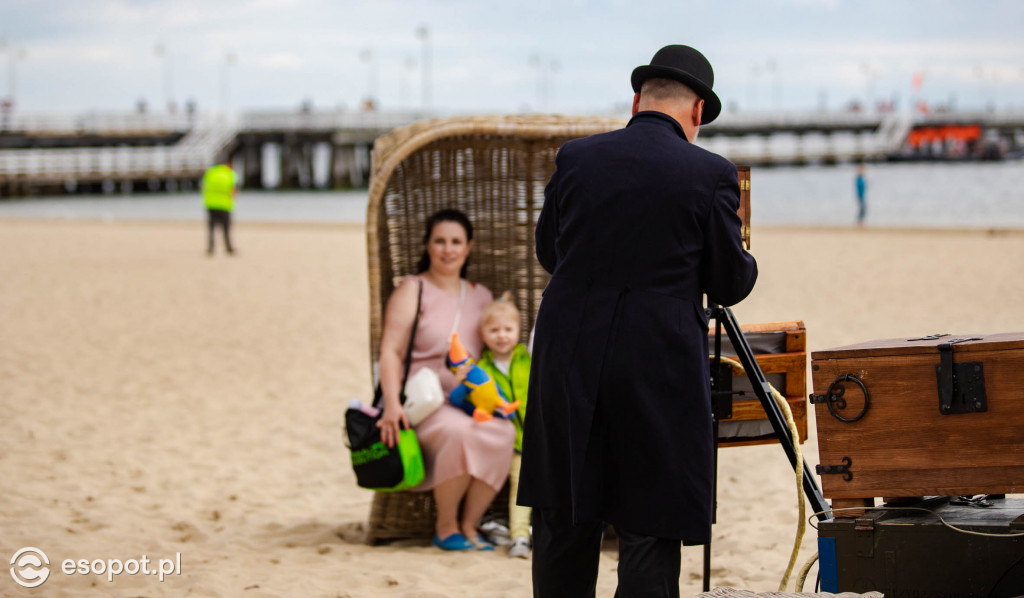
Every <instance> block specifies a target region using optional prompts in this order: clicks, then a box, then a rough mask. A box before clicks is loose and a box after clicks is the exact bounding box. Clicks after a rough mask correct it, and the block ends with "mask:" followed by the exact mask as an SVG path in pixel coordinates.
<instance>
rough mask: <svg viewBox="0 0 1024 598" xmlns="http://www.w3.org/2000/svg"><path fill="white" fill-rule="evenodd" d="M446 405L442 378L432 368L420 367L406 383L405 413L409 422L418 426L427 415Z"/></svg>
mask: <svg viewBox="0 0 1024 598" xmlns="http://www.w3.org/2000/svg"><path fill="white" fill-rule="evenodd" d="M441 405H444V391H443V390H441V379H440V378H438V377H437V372H435V371H434V370H432V369H430V368H420V369H419V370H418V371H417V372H416V373H415V374H413V375H412V376H410V377H409V379H408V380H407V381H406V383H405V404H404V405H403V406H402V407H403V408H404V409H405V415H406V416H408V418H409V423H410V424H411V425H412V426H413V427H416V425H417V424H419V423H420V422H421V421H423V420H425V419H427V416H428V415H430V414H431V413H433V412H435V411H437V410H438V409H440V408H441Z"/></svg>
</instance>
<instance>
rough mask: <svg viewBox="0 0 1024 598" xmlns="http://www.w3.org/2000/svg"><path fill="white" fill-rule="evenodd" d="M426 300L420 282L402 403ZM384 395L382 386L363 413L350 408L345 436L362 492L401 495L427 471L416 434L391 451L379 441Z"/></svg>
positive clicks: (405, 435)
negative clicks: (400, 492) (422, 303)
mask: <svg viewBox="0 0 1024 598" xmlns="http://www.w3.org/2000/svg"><path fill="white" fill-rule="evenodd" d="M422 299H423V283H422V282H420V295H419V299H417V301H416V318H415V319H414V320H413V324H412V334H411V335H410V337H409V348H408V350H407V351H406V353H405V371H404V372H403V374H402V385H401V386H400V388H401V389H402V390H401V394H400V395H399V399H400V400H401V402H402V404H403V405H404V404H405V382H406V379H407V378H408V377H409V364H410V362H411V361H412V344H413V341H414V340H415V339H416V327H417V325H418V324H419V318H420V302H421V301H422ZM382 403H383V393H382V392H381V389H380V383H379V382H378V383H377V389H376V392H374V397H373V406H374V408H375V410H376V411H377V413H376V415H371V413H372V412H373V411H374V409H370V410H363V409H360V408H359V407H356V406H351V407H349V408H348V410H347V411H346V412H345V434H346V440H347V443H346V444H348V446H349V449H350V451H351V454H352V469H353V471H355V474H356V483H357V484H359V486H360V487H362V488H367V489H370V490H376V491H378V492H399V491H402V490H408V489H410V488H414V487H416V486H418V485H419V484H420V482H422V481H423V477H424V476H425V475H426V470H425V469H424V467H423V455H422V453H420V443H419V441H418V440H417V439H416V431H415V430H411V429H407V430H400V431H399V433H398V443H397V444H396V445H395V446H394V447H391V448H388V446H387V445H385V444H384V443H383V442H382V441H381V439H380V428H378V427H377V422H378V421H379V420H380V417H381V414H382V413H383V409H382V407H383V404H382Z"/></svg>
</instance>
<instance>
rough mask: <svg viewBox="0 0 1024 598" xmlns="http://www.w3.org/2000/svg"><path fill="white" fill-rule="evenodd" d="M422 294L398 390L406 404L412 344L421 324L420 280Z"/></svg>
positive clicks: (410, 334)
mask: <svg viewBox="0 0 1024 598" xmlns="http://www.w3.org/2000/svg"><path fill="white" fill-rule="evenodd" d="M419 283H420V294H419V296H418V297H417V298H416V317H415V318H413V320H412V332H410V333H409V348H408V349H406V350H405V369H404V370H403V371H402V386H401V387H400V390H399V391H398V402H399V403H401V404H402V405H405V383H406V381H407V380H408V379H409V366H411V365H412V345H413V343H414V342H415V341H416V329H417V328H419V324H420V307H421V306H422V304H423V281H422V280H420V281H419Z"/></svg>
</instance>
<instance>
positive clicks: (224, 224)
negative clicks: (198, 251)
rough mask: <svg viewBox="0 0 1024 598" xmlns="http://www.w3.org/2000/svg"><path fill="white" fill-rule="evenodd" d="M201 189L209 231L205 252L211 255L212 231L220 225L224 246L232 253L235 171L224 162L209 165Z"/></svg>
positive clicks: (235, 188) (235, 186)
mask: <svg viewBox="0 0 1024 598" xmlns="http://www.w3.org/2000/svg"><path fill="white" fill-rule="evenodd" d="M202 189H203V203H204V204H206V214H207V230H208V231H209V243H208V244H207V246H206V254H207V255H213V232H214V229H215V228H216V227H218V226H220V227H221V230H223V231H224V247H225V248H226V249H227V252H228V254H229V255H233V254H234V253H235V249H234V248H233V247H232V246H231V211H232V210H233V209H234V207H235V193H236V191H237V178H236V176H235V171H233V170H231V167H230V166H228V165H227V163H226V162H221V163H220V164H216V165H214V166H212V167H210V169H209V170H207V171H206V174H204V175H203V184H202Z"/></svg>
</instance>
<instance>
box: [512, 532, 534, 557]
mask: <svg viewBox="0 0 1024 598" xmlns="http://www.w3.org/2000/svg"><path fill="white" fill-rule="evenodd" d="M508 556H510V557H513V558H514V557H518V558H521V559H528V558H530V541H529V540H528V539H526V538H521V537H520V538H516V539H514V540H512V546H510V547H509V549H508Z"/></svg>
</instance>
